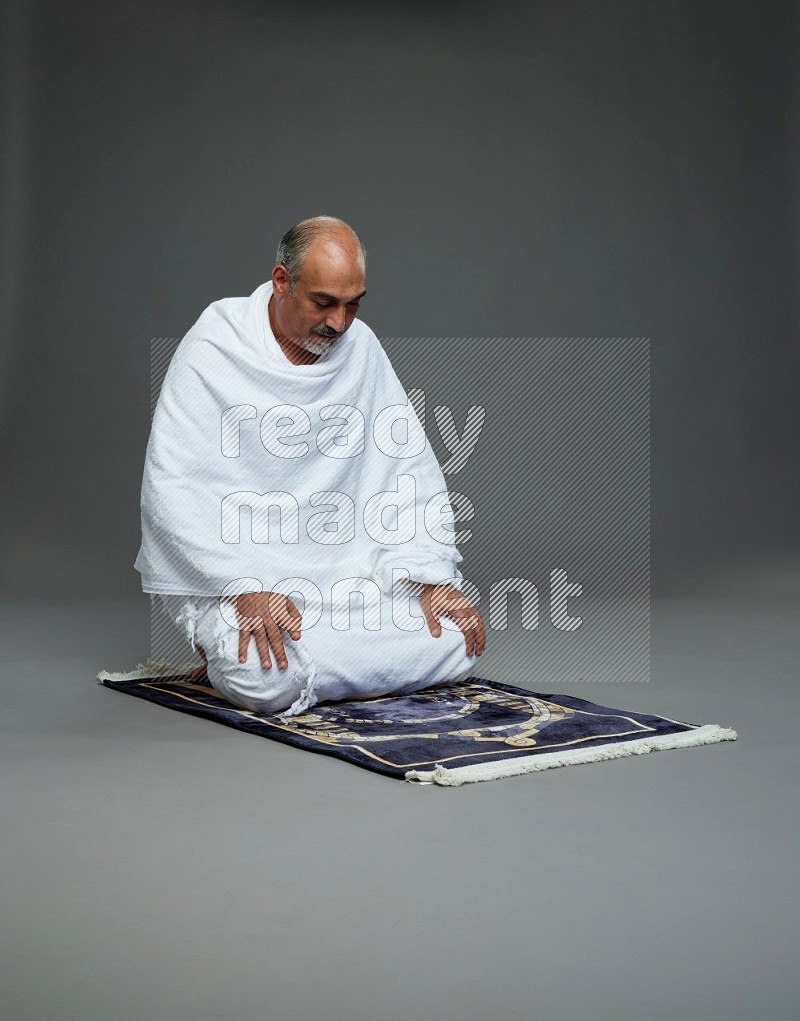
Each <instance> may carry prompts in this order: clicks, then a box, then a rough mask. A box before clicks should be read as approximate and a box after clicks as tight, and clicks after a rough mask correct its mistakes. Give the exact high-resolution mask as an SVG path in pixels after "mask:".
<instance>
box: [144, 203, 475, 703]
mask: <svg viewBox="0 0 800 1021" xmlns="http://www.w3.org/2000/svg"><path fill="white" fill-rule="evenodd" d="M365 273H366V257H365V253H364V249H363V246H362V245H361V242H360V240H359V239H358V237H357V236H356V234H355V232H354V231H353V230H352V228H350V227H349V226H348V225H347V224H345V223H344V222H342V221H341V220H338V219H335V218H333V217H314V218H312V219H310V220H304V221H302V222H301V223H299V224H297V225H296V226H295V227H293V228H291V230H289V231H288V232H287V233H286V235H285V236H284V237H283V239H282V241H281V243H280V246H279V248H278V255H277V264H276V266H275V268H274V269H273V271H272V279H271V281H268V282H266V283H265V284H262V285H261V286H260V287H258V288H257V289H256V291H255V292H254V293H253V294H252V295H251V296H250V297H249V298H227V299H222V300H221V301H217V302H214V303H213V304H212V305H210V306H209V307H208V308H207V309H206V310H205V312H204V313H203V315H202V316H201V317H200V319H199V320H198V322H197V323H196V324H195V326H194V327H193V328H192V329H191V330H190V331H189V333H188V334H187V335H186V336H185V337H184V339H183V341H182V342H181V344H180V345H179V347H178V349H177V351H176V353H175V356H174V358H173V360H172V362H171V364H170V368H169V371H168V373H167V376H166V378H165V381H164V385H163V387H162V391H161V395H160V398H159V402H158V406H157V408H156V413H155V416H154V420H153V429H152V432H151V435H150V441H149V443H148V450H147V459H146V465H145V473H144V480H143V485H142V502H141V507H142V546H141V549H140V551H139V555H138V557H137V560H136V564H135V566H136V568H137V570H139V571H140V572H141V574H142V588H143V590H144V591H145V592H150V593H155V594H158V595H159V597H160V598H161V600H162V604H163V605H164V607H165V609H166V611H167V613H168V615H169V616H170V617H171V619H172V620H173V621H174V622H175V623H176V624H177V625H178V626H179V627H181V628H182V630H183V631H184V633H185V635H186V637H187V638H188V640H189V641H190V643H191V644H192V646H193V647H194V648H195V649H196V650H197V651H198V652H199V653H200V654H201V656H202V658H203V660H204V663H205V666H204V669H205V670H206V671H207V676H208V679H209V681H210V683H211V684H212V685H213V686H214V688H215V689H216V690H217V691H218V692H219V693H220V694H222V695H223V696H224V697H225V698H227V699H228V700H229V701H231V702H233V703H234V704H236V705H239V706H242V707H243V708H246V709H249V710H251V711H258V712H277V711H285V712H287V713H288V714H296V713H298V712H302V711H304V710H306V709H308V708H309V707H310V706H312V705H314V704H315V703H317V702H319V701H324V700H339V699H344V698H369V697H375V696H378V695H382V694H387V693H390V692H400V691H403V692H407V691H414V690H419V689H420V688H423V687H428V686H429V685H432V684H439V683H444V682H447V681H454V680H460V679H463V678H465V677H467V676H469V674H470V673H471V671H472V668H473V666H474V664H475V661H476V659H477V657H478V656H479V655H481V654H482V652H483V650H484V647H485V640H486V639H485V628H484V625H483V621H482V620H481V617H480V615H479V614H478V612H477V610H476V609H475V607H474V606H472V604H471V603H470V602H469V600H468V599H466V597H465V596H464V595H463V594H462V593H461V592H460V587H461V584H462V583H463V577H462V575H461V572H460V571H459V569H458V563H459V562H460V560H461V556H460V554H459V553H458V551H457V550H456V547H455V545H454V541H453V514H452V508H451V507H450V504H449V503H448V501H447V490H446V486H445V483H444V478H443V476H442V473H441V470H440V469H439V465H438V463H437V462H436V459H435V457H434V455H433V452H432V451H431V449H430V446H429V444H428V443H427V440H426V439H425V435H424V431H423V429H422V427H421V424H420V422H419V420H418V418H417V416H416V414H415V413H414V410H413V407H412V406H411V405H410V403H409V401H408V398H407V396H406V394H405V391H403V389H402V386H401V385H400V382H399V380H398V379H397V376H396V375H395V373H394V371H393V370H392V368H391V365H390V363H389V360H388V358H387V356H386V353H385V352H384V350H383V348H382V347H381V345H380V343H379V341H378V339H377V337H375V335H374V333H372V331H371V330H370V329H369V327H367V326H366V324H364V323H363V322H361V321H360V320H358V319H357V318H356V314H357V312H358V310H359V306H360V303H361V301H362V300H363V298H364V296H365V295H366V290H365V286H364V284H365ZM258 419H260V424H259V422H258ZM328 423H332V424H328ZM398 424H400V425H401V428H400V429H399V430H397V429H396V428H395V426H397V425H398ZM403 427H404V428H403ZM398 433H399V434H400V436H399V438H398ZM323 506H324V507H328V508H330V507H333V508H335V509H334V510H330V509H329V510H315V508H319V507H323ZM243 508H244V509H245V510H246V511H249V513H250V536H249V541H248V536H247V534H246V533H247V529H246V528H245V529H244V533H245V534H244V538H243V536H242V528H241V523H242V522H241V519H242V514H241V511H242V509H243ZM274 510H277V511H278V522H277V527H276V522H275V516H274V514H273V513H272V512H273V511H274ZM309 511H312V512H311V513H309ZM387 512H388V518H389V520H388V522H387ZM301 513H306V514H307V520H306V521H305V528H301V521H300V517H301ZM297 593H300V594H301V595H302V596H303V599H304V609H303V613H302V614H301V613H300V611H299V610H298V608H297V605H296V603H295V601H294V600H293V599H292V598H291V596H292V595H295V594H297ZM353 594H355V595H357V596H360V598H361V600H362V605H363V614H362V616H361V619H360V621H359V620H358V619H357V620H356V621H355V622H354V621H353V620H352V616H351V613H350V611H351V596H352V595H353ZM324 611H327V612H324ZM357 616H358V615H357ZM309 618H310V619H309ZM425 625H427V628H426V626H425ZM251 643H252V644H251ZM253 645H254V646H255V650H253V647H252V646H253Z"/></svg>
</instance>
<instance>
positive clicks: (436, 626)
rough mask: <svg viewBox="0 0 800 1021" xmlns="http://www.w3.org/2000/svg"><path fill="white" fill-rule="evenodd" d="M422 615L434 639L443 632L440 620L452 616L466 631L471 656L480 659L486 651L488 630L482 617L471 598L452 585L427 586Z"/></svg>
mask: <svg viewBox="0 0 800 1021" xmlns="http://www.w3.org/2000/svg"><path fill="white" fill-rule="evenodd" d="M420 603H421V604H422V612H423V613H424V614H425V619H426V620H427V621H428V627H429V628H430V632H431V634H432V635H433V637H434V638H438V637H439V635H440V634H441V633H442V626H441V624H440V623H439V617H440V616H442V614H444V616H446V617H451V618H452V619H453V620H454V621H455V622H456V624H458V626H459V627H460V628H461V630H462V631H463V632H464V641H465V642H466V645H467V655H468V656H480V655H481V654H482V653H483V650H484V649H485V648H486V628H485V627H484V625H483V620H482V618H481V615H480V614H479V613H478V611H477V610H476V609H475V607H474V606H473V605H472V603H471V602H470V601H469V599H467V597H466V596H465V595H464V594H463V593H462V592H459V591H458V589H455V588H453V586H452V585H423V586H422V595H421V596H420Z"/></svg>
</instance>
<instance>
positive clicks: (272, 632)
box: [267, 623, 289, 670]
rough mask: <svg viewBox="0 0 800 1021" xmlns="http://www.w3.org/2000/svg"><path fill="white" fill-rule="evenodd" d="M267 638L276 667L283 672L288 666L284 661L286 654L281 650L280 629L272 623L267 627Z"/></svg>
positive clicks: (286, 661) (285, 660)
mask: <svg viewBox="0 0 800 1021" xmlns="http://www.w3.org/2000/svg"><path fill="white" fill-rule="evenodd" d="M267 636H268V637H269V643H270V645H271V646H272V651H273V652H274V653H275V659H276V660H277V663H278V666H279V667H280V669H281V670H285V669H286V667H287V666H288V665H289V662H288V660H287V659H286V652H285V650H284V648H283V638H282V637H281V632H280V628H279V627H278V625H277V624H275V623H272V624H268V625H267Z"/></svg>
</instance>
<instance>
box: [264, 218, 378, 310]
mask: <svg viewBox="0 0 800 1021" xmlns="http://www.w3.org/2000/svg"><path fill="white" fill-rule="evenodd" d="M341 232H345V233H348V234H351V235H352V236H353V238H354V239H355V241H356V243H357V244H358V248H359V251H360V252H361V263H362V265H363V268H364V271H365V272H366V269H367V252H366V249H365V248H364V246H363V244H362V243H361V239H360V238H359V236H358V234H356V232H355V231H354V230H353V228H352V227H351V226H350V225H349V224H347V223H345V222H344V220H339V219H337V217H335V216H312V217H311V218H310V219H308V220H301V221H300V223H296V224H295V225H294V227H290V228H289V230H287V231H286V233H285V234H284V235H283V237H282V238H281V243H280V244H279V245H278V252H277V255H276V256H275V260H276V262H277V263H279V264H280V265H282V266H283V267H284V268H285V270H286V274H287V276H288V277H289V282H290V284H291V287H290V289H289V293H290V294H294V292H295V288H296V287H297V281H298V279H299V277H300V270H301V268H302V265H303V262H304V261H305V258H306V255H307V254H308V249H309V248H310V247H311V244H312V242H313V241H315V240H316V239H317V238H318V237H321V236H322V235H323V234H334V235H335V234H337V233H341Z"/></svg>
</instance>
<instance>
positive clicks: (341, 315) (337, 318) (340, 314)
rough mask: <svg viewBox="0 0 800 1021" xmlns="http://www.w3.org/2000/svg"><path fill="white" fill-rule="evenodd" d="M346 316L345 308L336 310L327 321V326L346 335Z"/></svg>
mask: <svg viewBox="0 0 800 1021" xmlns="http://www.w3.org/2000/svg"><path fill="white" fill-rule="evenodd" d="M345 314H346V313H345V310H344V308H337V309H335V310H334V311H333V312H331V314H330V315H329V316H328V317H327V319H326V320H325V325H326V326H327V327H328V329H329V330H336V332H337V333H344V324H345Z"/></svg>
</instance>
